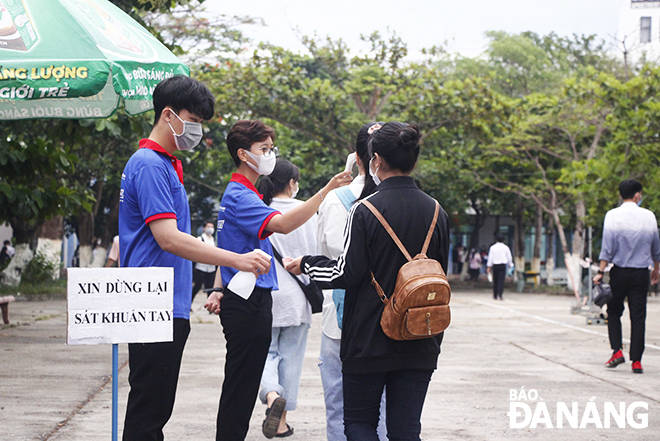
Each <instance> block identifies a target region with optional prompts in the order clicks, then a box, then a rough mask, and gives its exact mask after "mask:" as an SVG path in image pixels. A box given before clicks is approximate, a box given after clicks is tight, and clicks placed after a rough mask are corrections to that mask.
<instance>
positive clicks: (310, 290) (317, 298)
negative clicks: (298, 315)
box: [273, 247, 323, 314]
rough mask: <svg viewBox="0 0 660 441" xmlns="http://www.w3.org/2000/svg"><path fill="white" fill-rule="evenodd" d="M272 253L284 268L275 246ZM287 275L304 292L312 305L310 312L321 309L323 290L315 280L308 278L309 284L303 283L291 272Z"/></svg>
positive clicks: (314, 312) (317, 311)
mask: <svg viewBox="0 0 660 441" xmlns="http://www.w3.org/2000/svg"><path fill="white" fill-rule="evenodd" d="M273 254H275V258H276V259H277V261H278V262H279V263H280V265H282V268H284V264H283V263H282V255H281V254H280V253H279V252H278V251H277V250H276V249H275V247H273ZM287 272H288V271H287ZM288 273H289V272H288ZM289 275H290V276H291V277H293V280H295V281H296V282H297V283H298V286H300V289H302V292H303V293H305V297H307V301H308V302H309V304H310V305H311V306H312V314H317V313H319V312H321V311H323V291H321V289H320V288H319V287H318V285H317V284H316V282H314V281H313V280H311V279H310V281H309V284H308V285H305V284H304V283H303V282H301V281H300V279H299V278H297V277H296V276H295V275H294V274H293V273H289Z"/></svg>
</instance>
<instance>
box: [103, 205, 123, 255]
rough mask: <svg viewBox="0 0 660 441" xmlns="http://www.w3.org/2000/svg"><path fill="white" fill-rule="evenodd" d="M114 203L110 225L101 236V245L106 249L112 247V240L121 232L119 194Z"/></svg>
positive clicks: (111, 208)
mask: <svg viewBox="0 0 660 441" xmlns="http://www.w3.org/2000/svg"><path fill="white" fill-rule="evenodd" d="M113 201H114V202H113V203H112V205H111V206H110V212H109V213H108V223H107V225H106V228H105V230H104V231H103V233H102V234H101V245H102V246H103V247H105V248H110V247H111V246H112V240H113V239H114V237H115V234H117V232H118V231H119V225H118V224H119V193H117V195H116V197H114V198H113ZM104 263H105V262H104Z"/></svg>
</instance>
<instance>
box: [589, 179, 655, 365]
mask: <svg viewBox="0 0 660 441" xmlns="http://www.w3.org/2000/svg"><path fill="white" fill-rule="evenodd" d="M619 193H620V194H621V199H623V203H622V204H621V206H619V207H618V208H615V209H613V210H610V211H608V212H607V214H606V215H605V220H604V222H603V243H602V247H601V251H600V257H599V258H600V269H599V271H598V274H597V275H596V276H595V277H594V278H593V282H594V283H595V284H596V285H597V284H599V283H601V281H602V279H603V274H604V272H605V268H606V267H607V265H608V264H609V262H612V263H613V264H614V266H613V267H612V269H611V270H610V286H611V288H612V300H610V301H609V302H608V303H607V316H608V319H607V331H608V334H609V338H610V346H611V347H612V351H613V354H612V357H611V358H610V359H609V360H608V361H607V362H606V363H605V366H606V367H608V368H615V367H617V366H618V365H620V364H623V363H625V361H626V359H625V358H624V356H623V352H622V348H623V343H622V337H621V315H622V314H623V310H624V305H623V301H624V300H625V299H626V297H627V298H628V308H629V310H630V325H631V326H630V327H631V330H630V359H631V361H632V370H633V372H634V373H636V374H642V373H644V369H642V354H643V353H644V334H645V326H646V296H647V293H648V288H649V266H650V265H651V262H653V271H651V274H650V283H651V284H653V283H657V282H658V280H660V238H659V237H658V223H657V221H656V218H655V215H654V214H653V212H651V211H649V210H646V209H644V208H641V207H640V206H639V205H640V204H641V202H642V184H641V183H639V182H638V181H636V180H634V179H626V180H625V181H622V182H621V183H620V184H619Z"/></svg>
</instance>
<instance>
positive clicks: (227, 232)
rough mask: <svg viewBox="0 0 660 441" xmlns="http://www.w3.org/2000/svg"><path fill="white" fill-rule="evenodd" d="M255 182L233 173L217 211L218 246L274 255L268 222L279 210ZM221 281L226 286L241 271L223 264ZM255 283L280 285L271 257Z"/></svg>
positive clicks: (269, 285) (274, 288) (275, 287)
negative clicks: (259, 189) (260, 251)
mask: <svg viewBox="0 0 660 441" xmlns="http://www.w3.org/2000/svg"><path fill="white" fill-rule="evenodd" d="M262 199H263V196H262V195H260V194H259V192H258V191H257V189H256V188H255V187H254V185H252V182H250V180H249V179H248V178H246V177H245V176H243V175H242V174H240V173H234V174H233V175H232V176H231V180H230V181H229V184H227V189H226V190H225V193H224V194H223V195H222V200H221V201H220V209H219V211H218V228H217V243H218V247H219V248H223V249H225V250H229V251H233V252H235V253H239V254H245V253H249V252H250V251H253V250H255V249H261V250H263V251H264V252H266V253H268V255H270V256H272V255H273V248H272V247H271V245H270V241H269V240H268V236H270V235H271V234H273V233H272V232H269V231H266V225H268V222H270V220H271V219H272V218H273V216H275V215H277V214H281V213H280V212H279V211H277V210H275V209H273V208H270V207H269V206H268V205H266V204H264V201H263V200H262ZM220 268H221V269H220V271H221V273H222V284H223V285H224V286H227V284H228V283H229V281H230V280H231V278H232V277H234V275H235V274H236V273H237V272H238V271H237V270H236V269H234V268H230V267H227V266H222V267H220ZM256 286H257V287H259V288H265V289H272V290H276V289H278V286H277V272H276V271H275V261H274V260H273V258H272V257H271V259H270V271H269V272H268V274H263V275H261V276H259V277H257V283H256Z"/></svg>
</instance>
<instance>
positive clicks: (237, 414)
mask: <svg viewBox="0 0 660 441" xmlns="http://www.w3.org/2000/svg"><path fill="white" fill-rule="evenodd" d="M274 139H275V132H274V130H273V129H272V128H270V127H268V126H266V125H265V124H264V123H263V122H261V121H259V120H254V121H249V120H241V121H238V122H237V123H236V124H235V125H234V126H233V127H232V128H231V130H230V131H229V133H228V134H227V148H228V150H229V153H230V155H231V157H232V159H233V160H234V162H235V163H236V166H237V169H236V173H234V174H233V175H232V178H231V180H230V182H229V184H228V185H227V188H226V190H225V193H224V195H223V196H222V201H221V202H220V209H219V212H218V225H217V231H218V234H217V236H218V247H221V248H224V249H227V250H231V251H235V252H239V253H242V252H244V251H239V250H247V251H252V250H255V249H260V250H262V251H264V252H266V253H267V254H269V255H271V256H272V255H273V251H272V247H271V244H270V241H269V240H268V236H270V235H271V234H272V233H282V234H288V233H290V232H291V231H293V230H295V229H296V228H298V227H300V226H301V225H302V224H304V223H305V222H306V221H307V220H309V219H310V218H311V217H312V216H313V215H314V213H316V212H317V210H318V209H319V206H320V205H321V202H322V201H323V199H324V197H325V196H326V195H327V194H328V193H329V192H330V191H331V190H333V189H335V188H337V187H340V186H342V185H346V184H348V183H350V182H351V179H352V178H351V176H350V172H342V173H339V174H337V175H335V176H334V177H333V178H332V179H331V180H330V182H328V184H327V185H326V186H325V187H323V188H322V189H321V190H319V192H317V193H316V194H315V195H314V196H312V197H311V198H309V199H308V200H307V201H306V202H305V203H303V204H300V205H299V206H297V207H296V208H294V209H292V210H290V211H288V212H286V213H285V214H281V213H280V212H279V211H277V210H275V209H273V208H271V207H269V206H268V205H266V204H265V203H264V202H263V200H262V199H263V196H262V195H260V194H259V193H258V191H257V189H256V188H255V183H256V182H257V180H258V179H259V176H261V175H268V174H270V173H271V172H272V171H273V169H274V168H275V162H276V156H277V147H274V145H273V140H274ZM271 264H272V265H274V262H273V261H272V260H271ZM236 273H237V271H236V270H235V269H233V268H230V267H227V266H222V267H221V268H220V271H219V277H216V284H215V286H216V287H220V286H222V287H223V289H224V294H223V293H221V292H214V293H213V294H212V295H210V296H209V299H208V301H207V303H206V305H205V306H206V308H207V309H208V310H209V311H211V312H215V313H219V314H220V321H221V323H222V326H223V332H224V334H225V340H226V342H227V355H226V358H225V360H226V361H225V379H224V382H223V385H222V395H221V396H220V405H219V409H218V420H217V431H216V440H217V441H242V440H244V439H245V436H246V435H247V430H248V427H249V423H250V416H251V414H252V409H253V408H254V402H255V400H256V398H257V395H258V392H259V383H260V380H261V374H262V372H263V369H264V364H265V362H266V357H267V355H268V348H269V346H270V339H271V326H272V318H273V316H272V311H271V308H272V298H271V291H272V290H274V289H277V288H278V285H277V274H276V272H275V271H274V270H273V271H269V272H267V273H266V274H262V275H260V276H259V277H257V281H256V286H255V288H254V290H253V291H252V293H251V294H250V296H249V297H248V298H247V299H244V298H242V297H240V296H238V295H237V294H235V293H233V292H232V291H230V290H228V289H227V284H228V283H229V281H230V280H231V278H232V277H234V275H235V274H236ZM220 300H222V305H221V304H220ZM221 306H222V308H221ZM285 406H286V400H285V399H284V398H277V399H275V400H274V402H273V403H271V406H270V407H269V408H268V409H267V411H266V415H267V418H266V420H264V425H263V429H264V435H266V437H268V438H272V437H273V436H275V434H276V432H277V427H278V425H279V421H280V418H281V416H282V412H283V411H284V408H285Z"/></svg>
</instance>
